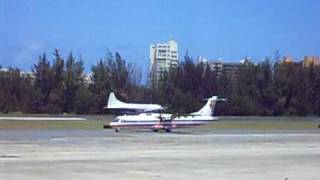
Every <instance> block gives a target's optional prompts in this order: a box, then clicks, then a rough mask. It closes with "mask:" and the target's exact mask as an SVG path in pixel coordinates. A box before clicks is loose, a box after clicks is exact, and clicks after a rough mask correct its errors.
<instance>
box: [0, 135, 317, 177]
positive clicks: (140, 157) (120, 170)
mask: <svg viewBox="0 0 320 180" xmlns="http://www.w3.org/2000/svg"><path fill="white" fill-rule="evenodd" d="M319 167H320V134H319V131H318V130H316V129H315V130H306V131H303V130H296V131H259V132H254V131H251V132H248V131H243V132H241V131H239V130H238V131H228V132H227V131H212V132H208V131H205V132H202V131H201V129H196V130H181V131H175V132H173V133H153V132H150V131H121V132H120V133H115V132H114V131H112V130H111V129H107V130H26V131H25V130H10V131H0V179H6V180H13V179H19V180H20V179H23V180H26V179H35V180H38V179H41V180H46V179H48V180H57V179H74V180H87V179H103V180H105V179H218V180H219V179H221V180H284V179H286V178H287V179H288V180H295V179H296V180H302V179H305V180H315V179H320V171H319Z"/></svg>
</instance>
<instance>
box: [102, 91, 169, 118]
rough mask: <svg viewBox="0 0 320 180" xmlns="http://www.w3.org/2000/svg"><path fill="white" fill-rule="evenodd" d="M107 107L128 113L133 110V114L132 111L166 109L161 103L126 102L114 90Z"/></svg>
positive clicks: (141, 111)
mask: <svg viewBox="0 0 320 180" xmlns="http://www.w3.org/2000/svg"><path fill="white" fill-rule="evenodd" d="M105 108H107V109H111V110H119V111H124V112H126V113H128V112H131V114H132V112H135V113H143V112H151V111H159V110H163V109H164V107H162V106H161V105H159V104H135V103H125V102H122V101H120V100H118V99H117V98H116V96H115V95H114V93H113V92H111V93H110V95H109V98H108V104H107V106H106V107H105Z"/></svg>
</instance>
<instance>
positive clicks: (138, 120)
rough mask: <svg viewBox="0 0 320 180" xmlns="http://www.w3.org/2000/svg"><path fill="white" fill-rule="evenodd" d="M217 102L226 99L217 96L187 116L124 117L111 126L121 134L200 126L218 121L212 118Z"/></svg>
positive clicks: (147, 115) (148, 114)
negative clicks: (129, 130)
mask: <svg viewBox="0 0 320 180" xmlns="http://www.w3.org/2000/svg"><path fill="white" fill-rule="evenodd" d="M217 101H225V99H218V97H217V96H213V97H211V98H209V99H208V100H207V103H206V104H205V105H204V106H203V107H202V108H201V109H200V110H199V111H197V112H194V113H191V114H189V115H186V116H177V117H174V116H173V115H172V114H162V113H141V114H138V115H123V116H118V117H117V118H116V119H114V120H113V121H112V122H110V124H109V126H110V127H111V128H113V129H114V130H115V131H116V132H119V131H120V129H152V130H153V131H155V132H157V131H158V130H165V131H166V132H170V131H171V129H175V128H189V127H194V126H199V125H203V124H206V123H208V122H211V121H215V120H217V119H218V118H217V117H213V116H212V115H213V112H214V108H215V104H216V102H217Z"/></svg>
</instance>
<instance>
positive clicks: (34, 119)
mask: <svg viewBox="0 0 320 180" xmlns="http://www.w3.org/2000/svg"><path fill="white" fill-rule="evenodd" d="M0 120H26V121H42V120H44V121H67V120H69V121H85V120H87V119H86V118H75V117H0Z"/></svg>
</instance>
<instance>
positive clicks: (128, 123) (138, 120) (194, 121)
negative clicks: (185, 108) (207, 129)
mask: <svg viewBox="0 0 320 180" xmlns="http://www.w3.org/2000/svg"><path fill="white" fill-rule="evenodd" d="M214 120H217V118H216V117H212V116H191V115H188V116H179V117H174V118H172V115H171V114H158V113H143V114H139V115H124V116H118V117H117V118H116V119H115V120H113V121H112V122H111V123H110V127H112V128H114V129H115V130H116V131H117V130H119V129H152V130H155V131H156V130H166V131H170V130H171V129H175V128H190V127H195V126H200V125H204V124H206V123H208V122H211V121H214Z"/></svg>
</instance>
